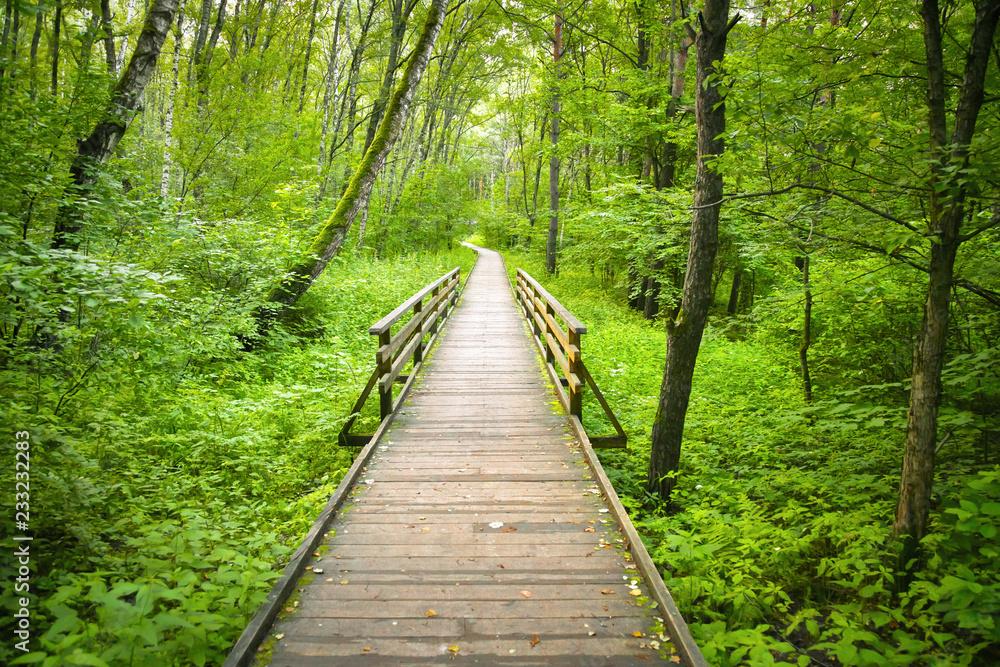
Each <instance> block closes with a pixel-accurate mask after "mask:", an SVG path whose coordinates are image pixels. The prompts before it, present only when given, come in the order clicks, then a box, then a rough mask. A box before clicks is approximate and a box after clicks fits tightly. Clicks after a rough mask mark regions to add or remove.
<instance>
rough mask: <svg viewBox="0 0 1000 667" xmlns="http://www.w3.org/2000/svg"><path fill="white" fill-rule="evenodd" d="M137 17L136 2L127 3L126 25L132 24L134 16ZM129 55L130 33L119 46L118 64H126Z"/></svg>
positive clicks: (126, 34) (116, 60)
mask: <svg viewBox="0 0 1000 667" xmlns="http://www.w3.org/2000/svg"><path fill="white" fill-rule="evenodd" d="M134 15H135V0H128V2H126V3H125V25H128V24H129V23H131V22H132V16H134ZM126 53H128V33H127V32H126V33H125V34H124V35H122V41H121V42H120V43H119V44H118V57H117V58H116V59H115V62H116V63H124V62H125V54H126Z"/></svg>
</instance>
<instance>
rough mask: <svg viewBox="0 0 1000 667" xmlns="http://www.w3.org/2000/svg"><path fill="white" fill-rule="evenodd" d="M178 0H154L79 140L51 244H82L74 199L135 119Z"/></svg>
mask: <svg viewBox="0 0 1000 667" xmlns="http://www.w3.org/2000/svg"><path fill="white" fill-rule="evenodd" d="M178 2H179V0H154V1H153V2H152V4H151V5H150V6H149V11H148V12H147V13H146V21H145V23H144V25H143V28H142V34H140V35H139V40H138V41H137V42H136V45H135V51H134V52H133V53H132V58H131V60H129V63H128V67H127V68H126V69H125V71H124V72H123V73H122V76H121V78H120V79H119V80H118V84H117V85H116V86H115V88H114V90H113V91H112V93H111V99H110V100H109V102H108V105H107V107H106V108H105V110H104V114H103V115H102V118H101V120H99V121H98V122H97V124H96V125H95V126H94V129H93V130H92V131H91V133H90V135H89V136H88V137H87V138H86V139H85V140H83V141H81V142H79V144H78V147H77V152H76V157H75V158H74V159H73V163H72V165H70V178H71V182H70V186H69V191H70V194H71V196H70V197H67V198H66V200H65V201H64V202H63V203H62V204H60V206H59V210H58V212H57V214H56V221H55V231H54V233H53V236H52V247H53V248H68V249H72V250H75V249H77V248H78V247H79V246H80V234H81V232H82V231H83V210H82V209H81V207H80V206H79V204H78V202H77V201H76V200H75V199H76V198H77V197H81V196H85V195H86V193H87V190H88V189H90V188H91V187H92V186H93V185H94V183H95V182H96V181H97V176H98V169H99V168H100V166H101V165H103V164H104V163H105V162H107V160H108V158H109V157H111V155H112V153H114V150H115V147H116V146H118V142H119V141H121V138H122V137H123V136H125V132H126V131H127V130H128V128H129V125H130V124H131V123H132V119H133V118H134V117H135V112H136V110H137V109H138V107H139V102H140V100H141V99H142V93H143V91H144V90H145V89H146V84H147V83H149V79H150V77H152V76H153V72H154V71H155V70H156V62H157V60H158V59H159V57H160V50H161V49H162V48H163V41H164V40H165V39H166V37H167V31H168V30H170V25H171V23H173V21H174V14H175V13H176V12H177V5H178ZM57 12H58V8H57ZM57 16H58V13H57ZM57 20H58V19H57ZM54 51H55V50H54ZM55 84H56V70H55V62H53V72H52V86H53V91H54V90H55Z"/></svg>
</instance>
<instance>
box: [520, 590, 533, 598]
mask: <svg viewBox="0 0 1000 667" xmlns="http://www.w3.org/2000/svg"><path fill="white" fill-rule="evenodd" d="M521 595H523V596H524V597H526V598H530V597H531V591H521Z"/></svg>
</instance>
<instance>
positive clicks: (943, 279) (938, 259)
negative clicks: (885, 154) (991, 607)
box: [893, 0, 1000, 567]
mask: <svg viewBox="0 0 1000 667" xmlns="http://www.w3.org/2000/svg"><path fill="white" fill-rule="evenodd" d="M949 11H950V10H949ZM920 14H921V18H922V19H923V26H924V48H925V51H926V54H927V122H928V128H929V133H928V134H929V146H928V152H929V158H930V164H931V167H930V183H929V185H930V201H929V202H928V203H929V205H928V218H929V220H928V230H927V232H928V234H929V235H930V237H931V239H932V240H933V243H932V245H931V250H930V262H929V265H928V268H927V300H926V302H925V305H924V316H923V321H922V323H921V326H920V337H919V340H918V342H917V345H916V349H915V351H914V354H913V376H912V386H911V389H910V409H909V414H908V415H907V423H906V450H905V453H904V455H903V472H902V476H901V478H900V483H899V502H898V504H897V508H896V520H895V523H894V524H893V532H894V533H895V534H896V535H897V536H899V537H900V538H902V540H903V542H904V544H903V550H902V552H901V559H900V562H901V564H902V565H903V566H904V567H906V566H907V563H908V561H909V560H910V559H911V558H912V556H913V555H914V554H915V553H916V549H917V545H918V542H919V540H920V539H921V538H923V536H924V534H925V532H926V530H927V518H928V515H929V513H930V506H931V489H932V486H933V482H934V454H935V449H936V448H937V426H938V425H937V412H938V406H939V405H940V403H941V371H942V368H943V365H944V353H945V349H946V346H947V342H948V321H949V308H950V301H951V292H952V287H953V285H954V277H955V258H956V255H957V254H958V247H959V245H960V244H961V243H962V242H963V241H965V240H967V239H968V238H970V237H969V236H968V235H966V236H964V237H963V235H962V233H961V231H962V222H963V220H964V218H965V216H966V206H967V198H968V196H969V194H970V191H972V189H973V187H974V186H973V181H972V179H970V178H969V175H970V174H973V173H974V170H973V169H972V167H971V164H970V162H971V159H970V145H971V143H972V140H973V137H974V135H975V131H976V121H977V119H978V116H979V110H980V108H981V107H982V104H983V98H984V96H985V90H984V82H985V78H986V68H987V65H988V64H989V58H990V52H991V48H992V46H991V45H992V43H993V35H994V33H995V32H996V27H997V20H998V19H1000V0H982V1H981V2H980V3H979V4H978V6H977V7H976V8H975V19H974V22H973V26H972V34H971V36H970V38H969V47H968V55H967V56H966V60H965V73H964V78H963V80H962V84H961V87H960V89H959V93H958V100H957V105H956V107H955V118H954V125H953V128H952V133H951V138H950V139H949V138H948V119H947V109H948V107H949V104H948V97H949V95H948V91H949V88H948V87H947V86H946V84H945V80H946V77H947V76H948V75H947V74H946V69H945V64H944V43H943V37H942V30H941V10H940V9H939V7H938V2H937V0H923V3H922V4H921V11H920Z"/></svg>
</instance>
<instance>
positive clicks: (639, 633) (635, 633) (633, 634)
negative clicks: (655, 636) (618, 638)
mask: <svg viewBox="0 0 1000 667" xmlns="http://www.w3.org/2000/svg"><path fill="white" fill-rule="evenodd" d="M632 636H633V637H645V635H643V634H642V630H636V631H635V632H633V633H632Z"/></svg>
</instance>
